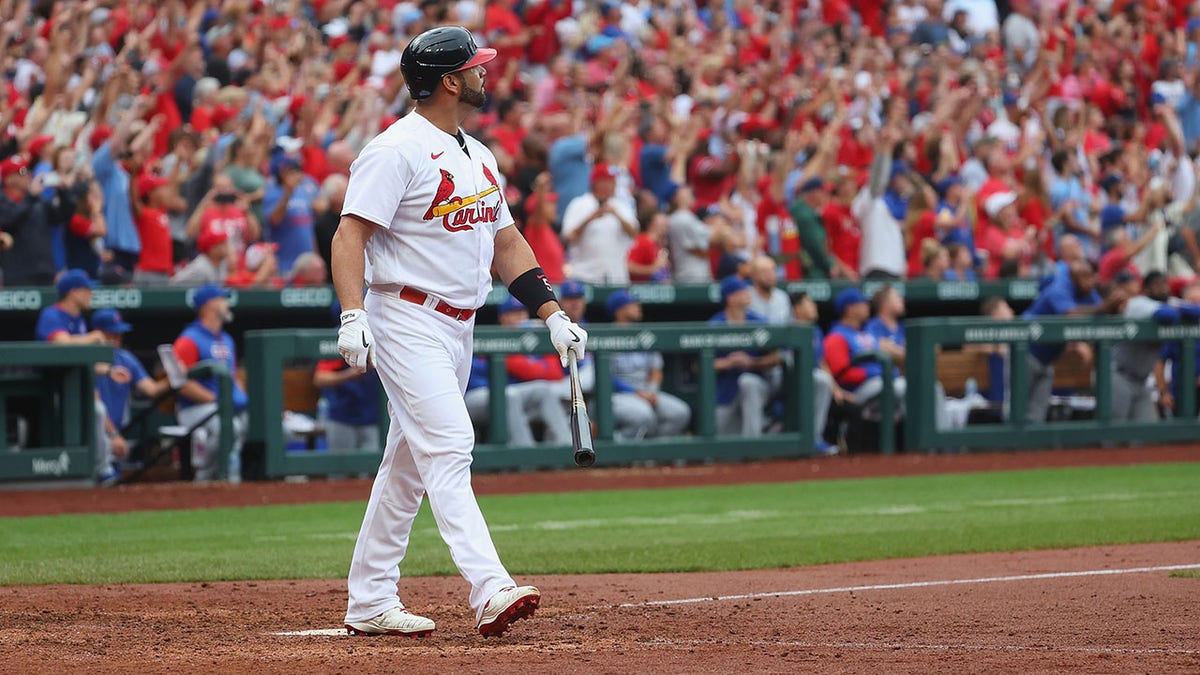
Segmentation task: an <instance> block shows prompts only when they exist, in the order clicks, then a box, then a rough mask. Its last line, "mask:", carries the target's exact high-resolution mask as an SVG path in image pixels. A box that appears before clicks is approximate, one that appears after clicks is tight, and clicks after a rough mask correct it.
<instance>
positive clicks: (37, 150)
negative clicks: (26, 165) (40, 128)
mask: <svg viewBox="0 0 1200 675" xmlns="http://www.w3.org/2000/svg"><path fill="white" fill-rule="evenodd" d="M53 142H54V137H53V136H51V135H50V134H43V135H41V136H34V137H33V140H31V141H29V156H30V157H37V156H38V155H40V154H42V150H44V149H45V148H46V146H47V145H50V144H51V143H53Z"/></svg>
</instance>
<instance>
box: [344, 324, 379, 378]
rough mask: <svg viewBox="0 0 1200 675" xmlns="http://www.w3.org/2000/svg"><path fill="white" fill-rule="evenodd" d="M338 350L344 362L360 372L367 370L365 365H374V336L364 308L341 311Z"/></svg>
mask: <svg viewBox="0 0 1200 675" xmlns="http://www.w3.org/2000/svg"><path fill="white" fill-rule="evenodd" d="M338 351H339V352H341V354H342V358H343V359H346V363H347V364H348V365H349V366H350V367H351V368H354V369H356V370H357V371H358V372H360V373H365V372H367V365H368V364H370V366H371V367H372V368H374V367H375V336H374V335H371V327H370V326H368V325H367V311H366V310H365V309H351V310H348V311H345V312H342V327H341V328H340V329H338Z"/></svg>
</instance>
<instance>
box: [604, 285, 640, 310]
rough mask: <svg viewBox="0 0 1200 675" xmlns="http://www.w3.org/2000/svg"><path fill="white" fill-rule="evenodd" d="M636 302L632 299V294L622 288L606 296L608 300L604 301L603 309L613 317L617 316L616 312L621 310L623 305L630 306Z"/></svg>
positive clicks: (635, 299)
mask: <svg viewBox="0 0 1200 675" xmlns="http://www.w3.org/2000/svg"><path fill="white" fill-rule="evenodd" d="M637 301H638V299H637V298H635V297H633V293H630V292H629V291H628V290H626V289H624V288H620V289H617V290H615V291H613V293H612V295H610V296H608V300H605V301H604V308H605V309H607V310H608V315H609V316H613V317H615V316H616V315H617V310H619V309H621V308H622V307H624V306H625V305H632V304H633V303H635V302H637Z"/></svg>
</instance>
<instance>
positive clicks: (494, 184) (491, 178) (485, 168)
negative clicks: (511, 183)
mask: <svg viewBox="0 0 1200 675" xmlns="http://www.w3.org/2000/svg"><path fill="white" fill-rule="evenodd" d="M483 177H484V178H486V179H487V182H489V183H491V184H492V187H500V184H499V183H497V182H496V177H495V176H493V175H492V170H491V169H489V168H488V166H487V164H484V165H483Z"/></svg>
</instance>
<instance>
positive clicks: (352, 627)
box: [346, 607, 434, 638]
mask: <svg viewBox="0 0 1200 675" xmlns="http://www.w3.org/2000/svg"><path fill="white" fill-rule="evenodd" d="M433 629H434V623H433V619H426V618H425V617H423V616H417V615H416V614H413V613H412V612H410V611H408V610H407V609H404V608H403V607H393V608H391V609H389V610H388V611H386V612H384V613H383V614H380V615H379V616H377V617H375V618H373V619H367V620H366V621H354V622H350V623H347V624H346V632H347V633H349V634H350V635H403V636H405V637H419V638H420V637H425V636H426V635H429V634H430V633H432V632H433Z"/></svg>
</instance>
